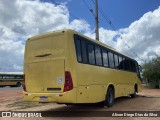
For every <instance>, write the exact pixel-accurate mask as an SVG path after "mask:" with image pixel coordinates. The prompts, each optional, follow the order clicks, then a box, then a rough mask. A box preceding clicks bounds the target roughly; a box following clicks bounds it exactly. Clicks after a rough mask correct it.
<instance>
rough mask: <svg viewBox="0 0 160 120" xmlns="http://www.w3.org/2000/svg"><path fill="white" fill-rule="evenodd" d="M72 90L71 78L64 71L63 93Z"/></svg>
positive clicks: (67, 72)
mask: <svg viewBox="0 0 160 120" xmlns="http://www.w3.org/2000/svg"><path fill="white" fill-rule="evenodd" d="M72 89H73V82H72V76H71V73H70V72H69V71H65V82H64V89H63V91H64V92H66V91H70V90H72Z"/></svg>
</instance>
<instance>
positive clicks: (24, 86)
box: [22, 75, 27, 92]
mask: <svg viewBox="0 0 160 120" xmlns="http://www.w3.org/2000/svg"><path fill="white" fill-rule="evenodd" d="M22 86H23V90H24V91H26V92H27V90H26V85H25V75H23V84H22Z"/></svg>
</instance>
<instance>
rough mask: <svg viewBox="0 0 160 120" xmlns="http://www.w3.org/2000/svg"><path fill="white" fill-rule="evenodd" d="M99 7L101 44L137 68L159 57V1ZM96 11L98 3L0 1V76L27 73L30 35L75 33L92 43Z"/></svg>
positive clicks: (129, 0) (113, 1)
mask: <svg viewBox="0 0 160 120" xmlns="http://www.w3.org/2000/svg"><path fill="white" fill-rule="evenodd" d="M98 4H99V9H100V10H101V11H102V13H103V15H102V14H101V12H99V24H100V28H99V31H100V41H101V42H103V43H105V44H108V45H110V46H112V47H114V48H115V49H117V50H118V51H120V52H122V53H124V54H126V55H128V56H130V57H132V58H134V59H136V60H137V61H138V62H139V64H144V63H145V61H146V62H147V61H149V60H151V59H152V58H154V57H155V56H156V55H160V34H159V33H160V1H159V0H98ZM94 8H95V7H94V0H0V72H22V71H23V61H24V48H25V42H26V39H27V38H29V37H31V36H34V35H38V34H41V33H46V32H49V31H54V30H60V29H73V30H76V31H78V32H80V33H82V34H85V35H87V36H89V37H91V38H93V39H94V38H95V33H94V32H95V20H94V13H95V9H94ZM89 9H92V11H93V12H90V10H89ZM104 16H105V18H104ZM106 19H107V20H106ZM109 21H111V25H112V26H114V28H113V27H111V25H110V24H109Z"/></svg>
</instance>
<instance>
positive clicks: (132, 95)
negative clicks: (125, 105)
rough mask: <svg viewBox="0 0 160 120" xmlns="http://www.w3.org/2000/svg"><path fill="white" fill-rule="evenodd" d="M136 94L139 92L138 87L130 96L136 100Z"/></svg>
mask: <svg viewBox="0 0 160 120" xmlns="http://www.w3.org/2000/svg"><path fill="white" fill-rule="evenodd" d="M136 92H137V87H136V86H135V87H134V93H133V94H130V96H131V98H135V97H136Z"/></svg>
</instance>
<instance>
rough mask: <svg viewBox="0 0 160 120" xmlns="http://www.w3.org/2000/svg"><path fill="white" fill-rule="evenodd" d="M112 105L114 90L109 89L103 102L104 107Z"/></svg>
mask: <svg viewBox="0 0 160 120" xmlns="http://www.w3.org/2000/svg"><path fill="white" fill-rule="evenodd" d="M113 104H114V90H113V88H111V87H109V88H108V90H107V94H106V97H105V101H104V106H107V107H112V106H113Z"/></svg>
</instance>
